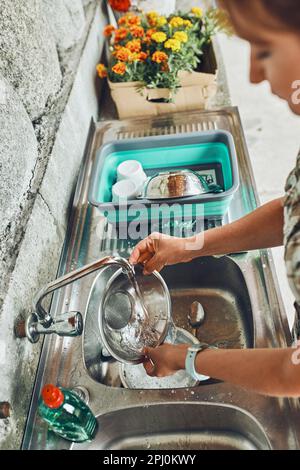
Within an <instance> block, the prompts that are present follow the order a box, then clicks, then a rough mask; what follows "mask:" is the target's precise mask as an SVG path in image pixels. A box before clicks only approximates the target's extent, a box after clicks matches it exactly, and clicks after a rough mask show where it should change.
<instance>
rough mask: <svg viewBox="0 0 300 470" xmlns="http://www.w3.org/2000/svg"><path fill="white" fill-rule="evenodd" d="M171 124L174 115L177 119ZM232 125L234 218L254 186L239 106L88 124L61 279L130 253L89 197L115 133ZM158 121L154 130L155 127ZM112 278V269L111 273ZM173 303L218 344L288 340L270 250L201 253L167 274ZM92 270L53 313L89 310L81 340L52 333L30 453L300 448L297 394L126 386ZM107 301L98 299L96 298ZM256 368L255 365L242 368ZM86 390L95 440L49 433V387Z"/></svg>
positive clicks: (185, 324)
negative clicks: (45, 394) (107, 343)
mask: <svg viewBox="0 0 300 470" xmlns="http://www.w3.org/2000/svg"><path fill="white" fill-rule="evenodd" d="M171 121H172V123H171ZM210 128H213V129H217V128H221V129H225V130H228V131H229V132H231V133H232V135H233V136H234V138H235V143H236V147H237V153H238V156H239V170H240V181H241V186H240V189H239V191H238V193H237V195H236V196H235V199H234V201H233V203H232V204H231V208H230V212H229V214H228V220H227V222H229V221H231V220H235V219H236V218H239V217H241V216H242V215H243V214H245V213H247V212H249V211H250V210H253V209H255V206H256V198H255V194H254V192H253V188H254V186H255V183H254V180H253V177H252V173H251V167H250V163H249V159H248V156H247V151H246V147H245V143H244V137H243V134H242V131H241V125H240V120H239V116H238V113H237V110H236V109H235V108H228V109H223V110H222V111H218V112H217V111H216V112H202V113H189V114H188V115H182V114H180V115H173V116H172V117H168V118H155V119H152V118H149V119H145V120H139V121H129V122H127V123H122V122H116V121H112V122H105V123H100V124H97V125H96V126H95V125H92V126H91V130H90V135H89V139H88V143H87V147H86V155H85V159H84V162H83V166H82V169H81V173H80V176H79V180H78V184H77V190H76V194H75V198H74V202H73V208H74V209H73V212H72V214H71V217H70V225H69V229H68V235H67V239H66V244H65V248H64V252H63V255H62V259H61V266H60V271H59V273H58V275H62V274H63V273H65V272H68V271H71V270H73V269H74V268H76V267H80V266H81V265H83V264H87V263H89V262H92V261H94V260H95V259H97V258H100V257H101V256H103V255H104V254H115V253H116V252H118V253H119V255H120V256H124V257H126V256H128V255H129V253H130V249H131V248H132V244H130V242H129V241H128V240H125V241H124V240H123V241H122V242H121V241H120V240H118V239H115V238H114V237H112V236H111V230H110V228H109V227H108V226H107V223H106V220H105V217H104V216H103V214H101V213H100V211H99V209H98V208H97V207H92V206H91V205H90V204H89V203H88V200H87V187H88V184H89V178H90V175H91V168H92V166H93V161H94V159H95V155H96V151H97V149H98V148H99V147H100V146H101V145H102V144H103V143H105V142H106V141H110V140H114V139H116V138H117V139H122V138H130V137H138V136H143V135H151V133H153V135H157V134H159V133H168V132H190V131H194V130H208V129H210ZM150 129H151V130H150ZM107 276H109V271H107ZM162 276H163V278H164V280H165V281H166V283H167V285H168V288H169V290H170V294H171V300H172V317H173V321H174V323H175V325H176V326H177V327H180V328H183V329H185V330H187V331H189V332H190V333H191V334H193V335H194V336H196V337H197V338H198V339H199V340H201V341H204V342H207V343H213V344H216V345H217V346H218V347H220V348H235V349H238V348H253V347H255V348H269V347H272V348H274V347H286V346H288V345H290V341H291V340H290V335H289V331H288V324H287V320H286V317H285V314H284V309H283V306H282V302H281V299H280V295H279V294H278V289H277V285H276V279H275V277H274V272H273V266H272V259H271V257H270V254H269V253H268V252H267V251H262V252H259V251H254V252H249V253H240V254H236V255H228V256H224V257H220V258H214V257H209V258H202V259H201V258H199V259H197V260H194V261H193V262H191V263H188V264H182V265H177V266H169V267H166V268H165V269H164V270H163V271H162ZM95 278H96V276H95V277H93V276H89V278H84V279H82V280H81V281H80V283H76V284H74V285H70V286H67V287H66V288H65V289H62V290H61V291H60V292H57V293H56V294H54V297H53V300H52V305H51V314H52V315H53V316H54V317H55V316H56V315H58V314H61V313H63V312H64V311H66V309H67V310H68V311H80V312H82V313H83V314H84V317H85V318H84V323H85V327H84V333H83V335H82V337H81V338H80V337H79V338H62V337H57V336H55V335H52V336H49V337H46V338H45V341H44V344H43V348H42V354H41V359H40V365H39V369H38V372H37V378H36V383H35V388H34V393H33V397H32V403H31V408H30V412H29V416H28V422H27V428H26V432H25V436H24V441H23V448H24V449H70V448H71V449H106V450H114V449H117V450H127V449H132V450H134V449H144V450H147V449H152V450H169V449H174V450H175V449H176V450H200V449H247V450H248V449H298V448H299V437H300V436H298V422H299V419H300V409H299V401H298V400H292V399H276V398H270V397H263V396H260V395H257V394H254V393H252V392H251V391H247V390H243V389H242V388H240V387H237V386H234V385H232V384H228V383H223V382H220V381H217V380H211V381H208V382H207V383H201V384H200V385H197V386H195V387H192V388H175V389H143V388H142V386H141V388H140V389H127V388H124V387H123V386H122V382H121V379H120V375H119V364H118V363H116V362H114V361H112V360H107V358H105V357H103V347H102V344H101V338H100V336H99V329H98V305H99V299H100V298H101V289H103V288H104V287H105V277H103V279H104V281H103V285H99V286H98V288H99V292H98V297H97V296H96V298H95V300H94V303H93V301H91V302H88V298H89V294H90V291H91V286H92V284H93V281H94V279H95ZM97 299H98V300H97ZM195 301H197V302H199V303H200V304H201V305H202V307H203V309H204V312H205V320H204V322H203V324H202V325H201V326H200V327H199V328H192V327H191V326H190V323H189V321H188V314H189V312H190V308H191V304H192V303H193V302H195ZM245 367H247V364H245ZM49 382H50V383H51V382H52V383H57V384H58V385H62V386H64V387H67V388H74V387H78V386H80V387H83V388H85V389H86V390H87V391H88V394H89V405H90V407H91V409H92V410H93V412H94V413H95V415H96V416H97V419H98V422H99V430H98V433H97V435H96V437H95V439H94V440H93V441H92V442H90V443H84V444H72V445H71V444H70V443H69V442H68V441H64V440H62V439H60V438H59V437H57V436H56V435H54V434H53V433H52V432H51V431H49V430H48V429H47V426H46V425H45V423H44V422H43V421H42V420H41V419H40V418H39V416H38V413H37V403H38V397H39V395H40V390H41V387H42V386H43V384H45V383H49Z"/></svg>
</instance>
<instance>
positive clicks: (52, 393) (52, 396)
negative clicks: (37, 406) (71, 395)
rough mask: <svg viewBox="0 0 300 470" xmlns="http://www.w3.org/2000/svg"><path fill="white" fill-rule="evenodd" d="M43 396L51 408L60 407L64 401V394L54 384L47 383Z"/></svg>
mask: <svg viewBox="0 0 300 470" xmlns="http://www.w3.org/2000/svg"><path fill="white" fill-rule="evenodd" d="M42 398H43V401H44V403H45V405H47V406H48V407H49V408H59V407H60V406H61V405H62V404H63V402H64V394H63V393H62V391H61V390H60V389H59V388H58V387H55V386H54V385H51V384H47V385H45V386H44V387H43V390H42Z"/></svg>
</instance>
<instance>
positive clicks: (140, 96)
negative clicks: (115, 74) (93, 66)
mask: <svg viewBox="0 0 300 470" xmlns="http://www.w3.org/2000/svg"><path fill="white" fill-rule="evenodd" d="M179 78H180V82H181V87H180V88H179V89H178V91H177V93H176V94H175V95H174V96H173V102H166V101H168V100H169V99H170V98H171V91H170V90H169V89H168V88H155V89H149V88H145V89H143V90H142V92H139V91H138V90H137V88H138V86H140V83H139V82H125V83H112V82H111V81H109V82H108V83H109V87H110V90H111V96H112V98H113V100H114V102H115V104H116V107H117V110H118V114H119V118H120V119H126V118H132V117H138V116H157V115H160V114H168V113H175V112H179V111H192V110H197V109H205V108H206V107H207V103H208V101H209V99H210V98H212V97H213V96H214V95H215V93H216V91H217V85H216V74H210V73H201V72H184V71H182V72H179Z"/></svg>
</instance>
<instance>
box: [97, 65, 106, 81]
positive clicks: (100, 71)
mask: <svg viewBox="0 0 300 470" xmlns="http://www.w3.org/2000/svg"><path fill="white" fill-rule="evenodd" d="M96 70H97V72H98V75H99V77H100V78H105V77H107V68H106V67H105V65H104V64H98V65H97V67H96Z"/></svg>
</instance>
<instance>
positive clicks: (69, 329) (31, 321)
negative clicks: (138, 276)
mask: <svg viewBox="0 0 300 470" xmlns="http://www.w3.org/2000/svg"><path fill="white" fill-rule="evenodd" d="M110 265H119V266H120V267H121V268H122V269H123V270H124V271H125V272H126V273H127V274H129V275H133V274H134V271H133V267H132V266H131V264H130V263H129V262H128V261H127V260H126V259H124V258H115V257H113V256H106V257H105V258H101V259H100V260H97V261H94V262H93V263H91V264H87V265H86V266H83V267H82V268H79V269H77V270H76V271H72V272H70V273H68V274H66V275H65V276H62V277H59V278H58V279H56V280H55V281H53V282H51V283H50V284H48V285H47V286H45V287H44V288H43V289H42V290H41V291H40V292H39V293H38V294H37V296H36V297H35V300H34V302H33V304H34V305H33V308H34V312H33V313H31V315H29V317H28V318H27V319H26V322H25V334H26V336H27V338H28V339H29V341H30V342H31V343H36V342H37V341H38V340H39V338H40V335H41V334H43V335H49V334H52V333H55V334H57V335H59V336H80V335H81V334H82V331H83V318H82V315H81V313H80V312H66V313H63V314H61V315H58V316H57V317H56V318H55V319H54V318H52V316H51V315H50V313H49V312H47V311H46V310H45V309H44V307H43V305H42V302H43V300H44V298H45V297H46V296H47V295H49V294H53V293H54V292H55V291H56V290H58V289H60V288H61V287H64V286H66V285H68V284H72V283H73V282H75V281H77V280H78V279H81V278H83V277H85V276H88V275H89V274H92V273H94V272H95V271H98V270H100V269H102V268H105V267H106V266H110Z"/></svg>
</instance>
